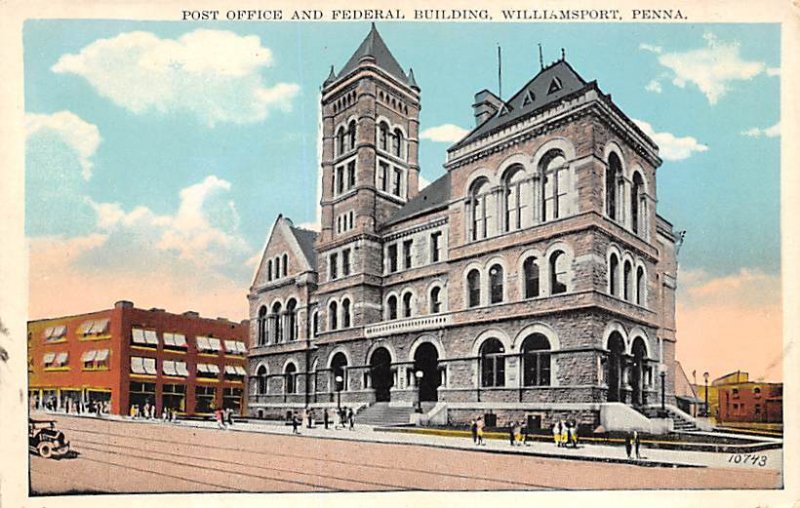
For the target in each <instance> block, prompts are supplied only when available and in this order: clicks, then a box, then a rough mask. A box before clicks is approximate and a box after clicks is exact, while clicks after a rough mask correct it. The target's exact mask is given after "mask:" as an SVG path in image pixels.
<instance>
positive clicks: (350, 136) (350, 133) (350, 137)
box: [347, 120, 356, 150]
mask: <svg viewBox="0 0 800 508" xmlns="http://www.w3.org/2000/svg"><path fill="white" fill-rule="evenodd" d="M347 148H348V149H349V150H355V149H356V121H355V120H350V123H349V124H348V125H347Z"/></svg>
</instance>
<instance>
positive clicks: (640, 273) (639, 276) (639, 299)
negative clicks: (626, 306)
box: [636, 266, 645, 305]
mask: <svg viewBox="0 0 800 508" xmlns="http://www.w3.org/2000/svg"><path fill="white" fill-rule="evenodd" d="M644 285H645V278H644V268H642V267H641V266H640V267H638V268H637V269H636V305H644V297H645V287H644Z"/></svg>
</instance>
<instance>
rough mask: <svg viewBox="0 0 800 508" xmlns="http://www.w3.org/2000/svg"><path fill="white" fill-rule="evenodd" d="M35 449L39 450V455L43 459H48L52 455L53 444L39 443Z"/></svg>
mask: <svg viewBox="0 0 800 508" xmlns="http://www.w3.org/2000/svg"><path fill="white" fill-rule="evenodd" d="M37 449H38V450H39V455H41V456H42V457H44V458H45V459H49V458H50V457H51V456H52V455H53V443H49V442H47V441H45V442H43V443H39V446H38V447H37Z"/></svg>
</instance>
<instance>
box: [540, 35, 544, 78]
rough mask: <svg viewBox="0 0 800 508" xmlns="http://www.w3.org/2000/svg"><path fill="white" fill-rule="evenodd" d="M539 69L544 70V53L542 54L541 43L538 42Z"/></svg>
mask: <svg viewBox="0 0 800 508" xmlns="http://www.w3.org/2000/svg"><path fill="white" fill-rule="evenodd" d="M539 70H540V71H543V70H544V55H542V43H541V42H540V43H539Z"/></svg>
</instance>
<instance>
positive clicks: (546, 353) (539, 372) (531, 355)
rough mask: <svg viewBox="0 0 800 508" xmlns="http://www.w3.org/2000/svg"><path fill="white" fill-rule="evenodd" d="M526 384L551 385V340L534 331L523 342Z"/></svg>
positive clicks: (523, 366)
mask: <svg viewBox="0 0 800 508" xmlns="http://www.w3.org/2000/svg"><path fill="white" fill-rule="evenodd" d="M522 370H523V374H522V382H523V385H524V386H550V341H548V340H547V337H545V336H544V335H542V334H541V333H534V334H533V335H531V336H529V337H527V338H526V339H525V341H524V342H523V343H522Z"/></svg>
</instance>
